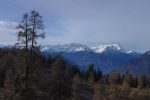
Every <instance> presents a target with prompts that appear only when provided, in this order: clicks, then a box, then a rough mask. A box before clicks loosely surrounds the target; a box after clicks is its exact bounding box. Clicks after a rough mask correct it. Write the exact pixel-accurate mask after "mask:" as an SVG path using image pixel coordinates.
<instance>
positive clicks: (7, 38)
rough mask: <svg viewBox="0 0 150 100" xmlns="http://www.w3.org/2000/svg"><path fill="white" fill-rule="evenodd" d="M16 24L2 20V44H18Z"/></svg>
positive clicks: (0, 34) (0, 33)
mask: <svg viewBox="0 0 150 100" xmlns="http://www.w3.org/2000/svg"><path fill="white" fill-rule="evenodd" d="M16 25H17V23H16V22H11V21H3V20H0V43H1V44H14V43H15V42H16Z"/></svg>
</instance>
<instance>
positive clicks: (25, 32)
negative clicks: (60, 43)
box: [17, 10, 45, 88]
mask: <svg viewBox="0 0 150 100" xmlns="http://www.w3.org/2000/svg"><path fill="white" fill-rule="evenodd" d="M17 29H18V30H19V32H18V41H19V44H20V45H21V47H22V48H25V51H26V72H25V82H26V83H25V84H26V88H28V80H29V74H30V67H31V65H32V63H33V62H31V61H32V56H33V52H34V50H35V48H36V46H37V39H39V38H42V39H43V38H45V33H44V31H43V30H44V24H43V20H42V16H40V14H39V13H38V11H35V10H33V11H31V12H30V14H28V13H25V14H24V15H23V19H22V21H21V23H20V24H19V25H18V26H17ZM29 48H30V49H29Z"/></svg>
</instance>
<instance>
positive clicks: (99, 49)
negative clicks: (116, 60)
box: [91, 44, 122, 53]
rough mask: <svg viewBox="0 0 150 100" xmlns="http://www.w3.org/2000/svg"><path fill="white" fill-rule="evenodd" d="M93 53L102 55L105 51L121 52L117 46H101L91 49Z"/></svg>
mask: <svg viewBox="0 0 150 100" xmlns="http://www.w3.org/2000/svg"><path fill="white" fill-rule="evenodd" d="M91 49H92V50H93V52H95V53H103V52H105V51H107V50H113V51H121V50H122V49H121V47H120V46H119V45H118V44H101V45H98V46H95V47H91Z"/></svg>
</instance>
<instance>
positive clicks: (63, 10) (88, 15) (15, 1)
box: [0, 0, 150, 52]
mask: <svg viewBox="0 0 150 100" xmlns="http://www.w3.org/2000/svg"><path fill="white" fill-rule="evenodd" d="M149 5H150V0H1V1H0V35H1V36H0V44H13V43H15V42H16V29H15V26H16V25H17V24H18V23H19V22H20V20H21V17H22V14H23V13H25V12H30V11H31V10H33V9H35V10H38V11H39V13H40V14H41V15H42V16H43V18H44V21H45V22H44V23H45V26H46V29H45V32H46V36H47V38H46V39H45V40H42V41H41V43H42V44H50V45H55V44H65V43H71V42H76V43H83V44H87V45H96V44H100V43H108V44H109V43H119V44H120V45H121V46H122V47H124V48H127V49H131V50H135V51H139V52H145V51H148V50H150V45H149V43H150V39H149V38H150V6H149Z"/></svg>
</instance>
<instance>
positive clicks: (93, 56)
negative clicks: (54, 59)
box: [41, 43, 140, 73]
mask: <svg viewBox="0 0 150 100" xmlns="http://www.w3.org/2000/svg"><path fill="white" fill-rule="evenodd" d="M41 51H42V52H43V54H44V55H46V56H47V55H49V54H50V55H53V56H56V55H61V56H62V57H63V58H65V59H66V60H67V61H69V62H70V63H72V64H75V65H77V66H79V67H80V69H81V70H86V69H87V67H88V65H89V64H94V65H95V68H100V69H102V70H103V72H104V73H108V72H110V71H112V70H113V69H115V68H116V66H118V65H121V64H124V63H126V62H128V61H129V60H131V59H136V58H138V57H139V55H140V54H139V53H136V52H132V51H125V50H123V49H122V48H121V47H120V46H119V45H117V44H109V45H108V44H107V45H106V44H102V45H98V46H95V47H91V48H90V47H88V46H86V45H82V44H76V43H71V44H66V45H56V46H43V47H42V49H41Z"/></svg>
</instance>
